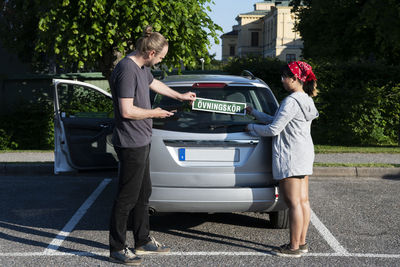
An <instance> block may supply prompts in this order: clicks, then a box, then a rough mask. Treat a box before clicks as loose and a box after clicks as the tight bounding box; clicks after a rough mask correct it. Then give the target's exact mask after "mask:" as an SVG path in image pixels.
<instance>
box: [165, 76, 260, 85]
mask: <svg viewBox="0 0 400 267" xmlns="http://www.w3.org/2000/svg"><path fill="white" fill-rule="evenodd" d="M162 82H164V83H166V84H168V85H170V86H172V85H175V86H192V85H193V84H194V83H207V82H209V83H216V82H217V83H226V84H228V85H229V86H237V85H240V86H243V85H247V86H257V87H268V86H267V85H266V84H265V83H264V82H263V81H262V80H259V79H251V78H250V77H246V76H236V75H215V74H190V75H171V76H167V77H165V78H164V79H163V80H162Z"/></svg>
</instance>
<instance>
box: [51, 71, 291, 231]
mask: <svg viewBox="0 0 400 267" xmlns="http://www.w3.org/2000/svg"><path fill="white" fill-rule="evenodd" d="M162 81H163V82H164V83H165V84H167V85H168V86H170V87H171V88H173V89H174V90H176V91H179V92H186V91H192V92H195V93H196V95H197V98H199V100H198V101H201V100H202V101H203V102H202V103H200V105H198V104H199V102H196V104H197V108H198V107H199V106H200V109H199V110H195V109H193V106H191V105H190V104H189V103H187V102H180V101H177V100H174V99H171V98H168V97H165V96H162V95H155V96H154V99H153V107H161V108H163V109H166V110H171V111H173V112H174V113H175V115H174V116H172V117H169V118H166V119H154V120H153V136H152V145H151V152H150V173H151V180H152V185H153V191H152V195H151V198H150V209H151V210H152V211H155V212H209V213H217V212H267V213H269V215H270V226H271V227H274V228H286V227H287V226H288V211H287V207H286V205H285V204H284V202H283V199H282V197H281V196H280V195H279V187H278V184H277V182H276V181H274V180H273V179H272V166H271V161H272V160H271V158H272V153H271V145H272V142H271V138H260V137H253V136H250V135H249V134H248V133H246V132H245V127H246V125H247V124H249V123H254V122H256V120H255V118H254V117H252V116H250V115H246V114H245V113H243V112H242V111H243V110H242V111H239V109H238V110H237V111H238V112H236V110H235V109H236V107H237V106H240V105H242V106H241V107H243V105H250V106H252V107H254V108H256V109H257V110H260V111H263V112H265V113H267V114H272V115H273V114H274V113H275V111H276V109H277V108H278V103H277V101H276V99H275V97H274V95H273V93H272V92H271V90H270V88H269V87H268V85H267V84H265V83H264V82H263V81H261V80H259V79H257V78H255V77H253V76H251V75H248V76H246V77H242V76H231V75H175V76H169V77H167V78H165V79H163V80H162ZM209 100H211V101H220V102H219V104H220V106H219V108H220V110H218V111H212V110H205V109H201V107H202V106H203V107H204V106H205V103H206V102H207V101H209ZM221 101H222V102H221ZM225 103H226V104H227V106H226V105H225ZM229 104H231V106H229ZM224 105H225V106H224ZM232 105H233V106H232ZM54 107H55V166H54V170H55V172H56V173H59V172H63V171H72V170H85V169H100V168H116V167H117V164H118V163H117V158H116V156H115V153H114V149H113V147H112V143H111V136H112V130H113V107H112V100H111V95H110V94H109V93H107V92H106V91H104V90H102V89H100V88H98V87H96V86H94V85H91V84H87V83H82V82H77V81H71V80H61V79H55V80H54ZM209 107H210V105H209ZM216 107H217V106H216ZM233 107H234V108H233ZM224 109H225V110H224Z"/></svg>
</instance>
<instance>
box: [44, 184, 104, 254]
mask: <svg viewBox="0 0 400 267" xmlns="http://www.w3.org/2000/svg"><path fill="white" fill-rule="evenodd" d="M110 182H111V179H104V180H103V181H102V182H101V183H100V184H99V186H98V187H97V188H96V190H94V191H93V193H92V194H91V195H90V196H89V198H88V199H86V201H85V202H84V203H83V204H82V206H81V207H80V208H79V209H78V210H77V211H76V212H75V214H74V216H72V218H71V219H70V220H69V222H68V223H67V224H66V225H65V226H64V228H63V229H62V230H61V232H59V233H58V235H57V236H56V237H55V238H54V239H53V241H52V242H51V243H50V244H49V245H48V246H47V248H46V249H45V250H44V251H43V254H44V255H50V254H54V252H55V251H57V250H58V248H59V247H60V246H61V244H62V242H63V241H64V240H65V239H66V238H67V237H68V236H69V234H70V233H71V232H72V230H74V228H75V226H76V225H77V224H78V222H79V221H80V220H81V219H82V217H83V216H84V215H85V213H86V212H87V210H88V209H89V208H90V206H92V204H93V203H94V201H95V200H96V198H97V197H98V196H99V195H100V193H101V192H102V191H103V190H104V188H105V187H106V186H107V185H108V184H109V183H110Z"/></svg>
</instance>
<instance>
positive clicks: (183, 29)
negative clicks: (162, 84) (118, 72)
mask: <svg viewBox="0 0 400 267" xmlns="http://www.w3.org/2000/svg"><path fill="white" fill-rule="evenodd" d="M211 1H212V0H186V1H175V0H151V1H150V0H113V1H107V0H58V1H49V0H30V1H26V0H8V1H3V3H2V10H1V26H0V27H1V33H2V35H1V36H2V39H4V42H3V43H4V44H6V45H7V46H8V47H13V48H14V49H15V50H16V51H17V52H18V53H19V55H24V59H25V60H27V59H32V58H35V60H36V61H39V62H41V61H42V62H43V61H44V62H45V63H46V64H48V63H49V62H55V63H56V65H57V66H60V67H62V68H63V69H64V70H67V71H74V70H79V69H80V70H101V71H102V72H103V74H105V75H106V76H108V74H109V73H110V71H111V70H112V68H113V66H114V64H115V63H116V60H117V59H118V58H120V56H121V55H124V54H126V53H127V52H129V51H131V50H132V49H134V44H135V41H136V40H137V39H138V38H139V37H140V36H141V34H142V31H143V28H144V27H145V26H147V25H152V26H153V28H154V30H155V31H158V32H160V33H161V34H163V35H164V36H165V37H166V38H167V39H168V41H169V53H168V55H167V58H166V59H165V60H164V61H165V63H166V64H167V65H168V66H171V67H172V66H175V67H178V66H180V64H182V63H183V64H185V65H188V66H191V65H194V64H195V62H194V61H195V60H197V59H198V58H201V57H203V58H204V59H205V60H206V62H208V61H209V60H210V58H209V56H208V47H209V45H210V42H209V40H208V36H211V37H213V38H214V40H215V42H217V43H218V36H217V31H220V30H221V28H220V27H219V26H218V25H216V24H214V23H213V21H212V20H211V19H210V17H209V16H208V14H207V13H206V10H211V8H210V6H209V4H210V3H211ZM3 33H8V34H7V35H4V34H3Z"/></svg>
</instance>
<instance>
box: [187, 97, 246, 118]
mask: <svg viewBox="0 0 400 267" xmlns="http://www.w3.org/2000/svg"><path fill="white" fill-rule="evenodd" d="M192 109H194V110H201V111H207V112H216V113H225V114H235V115H246V110H245V109H246V103H239V102H230V101H222V100H214V99H207V98H199V97H197V98H196V100H195V101H194V102H193V104H192Z"/></svg>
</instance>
